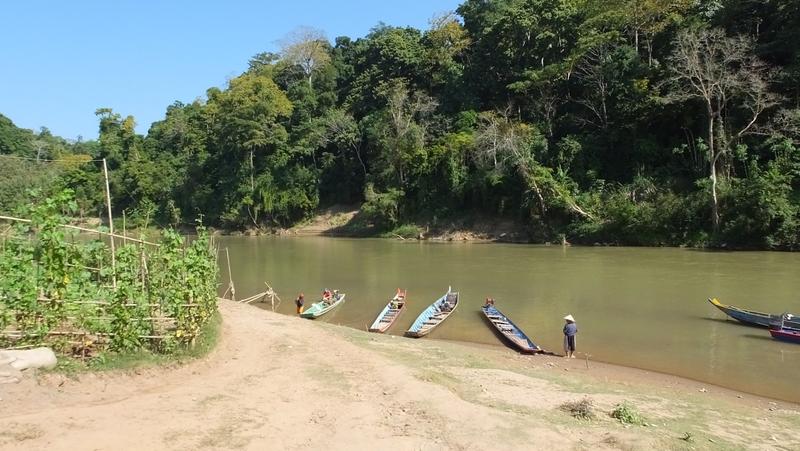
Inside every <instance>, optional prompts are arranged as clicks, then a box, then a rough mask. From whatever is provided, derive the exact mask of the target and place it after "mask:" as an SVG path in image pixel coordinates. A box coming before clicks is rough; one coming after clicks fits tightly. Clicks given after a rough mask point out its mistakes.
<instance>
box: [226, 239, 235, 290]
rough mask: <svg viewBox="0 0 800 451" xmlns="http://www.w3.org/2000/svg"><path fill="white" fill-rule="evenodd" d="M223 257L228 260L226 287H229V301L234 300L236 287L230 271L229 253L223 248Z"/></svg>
mask: <svg viewBox="0 0 800 451" xmlns="http://www.w3.org/2000/svg"><path fill="white" fill-rule="evenodd" d="M225 258H226V259H227V260H228V287H230V289H231V301H236V287H235V286H234V285H233V274H232V273H231V254H230V252H228V248H227V247H226V248H225Z"/></svg>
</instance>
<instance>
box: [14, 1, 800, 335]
mask: <svg viewBox="0 0 800 451" xmlns="http://www.w3.org/2000/svg"><path fill="white" fill-rule="evenodd" d="M756 19H757V20H756ZM798 30H800V13H798V9H797V8H796V7H795V6H794V3H792V2H791V1H790V0H775V1H770V2H745V1H728V2H699V3H698V2H694V1H691V0H675V1H666V0H609V1H599V0H588V1H585V0H496V1H485V0H464V1H463V3H462V4H461V5H460V6H459V7H458V9H457V13H446V14H443V15H439V16H437V17H435V18H434V19H432V20H431V22H430V27H429V28H428V29H427V30H417V29H415V28H411V27H394V26H388V25H385V24H378V25H377V26H376V27H374V28H373V29H372V30H371V31H370V33H369V34H368V35H367V36H365V37H363V38H359V39H355V40H353V39H350V38H347V37H339V38H337V39H336V40H335V42H333V43H330V42H328V41H327V39H325V37H324V33H322V32H321V31H319V30H313V29H299V30H297V31H295V32H294V33H293V34H291V35H290V36H287V38H286V39H284V40H282V41H281V43H282V52H281V54H273V53H259V54H257V55H255V56H254V57H253V58H252V59H251V60H250V61H249V67H248V69H247V70H246V71H245V72H244V73H243V74H241V75H239V76H236V77H233V78H232V79H231V80H230V82H229V83H228V85H227V86H225V87H224V88H211V89H209V90H208V91H207V92H206V96H205V98H203V99H198V100H196V101H194V102H192V103H190V104H183V103H180V102H176V103H174V104H172V105H170V106H168V107H167V109H166V113H165V117H164V119H163V120H161V121H158V122H156V123H154V124H152V126H151V127H150V129H149V131H148V133H147V134H146V135H144V136H142V135H138V134H137V133H136V132H135V120H134V118H133V117H131V116H124V115H122V114H119V113H117V112H115V111H113V110H111V109H109V108H99V109H98V110H97V112H96V114H97V117H98V122H99V132H100V133H99V138H98V140H97V141H93V142H82V141H78V142H68V141H66V140H63V139H61V138H58V137H55V136H53V135H52V134H50V133H49V131H47V130H46V129H42V130H40V131H38V132H34V131H31V130H24V129H20V128H18V127H16V126H15V125H14V124H13V123H12V122H11V121H10V120H9V119H7V118H5V117H3V116H0V211H2V212H6V213H10V212H13V211H15V210H16V209H17V208H18V207H20V206H23V205H25V197H24V193H25V192H26V191H27V190H28V189H32V188H36V189H39V190H41V191H42V193H43V194H55V193H58V192H60V191H61V190H62V189H64V188H70V189H72V190H73V191H74V193H75V200H76V201H77V211H76V212H75V213H73V214H75V215H76V216H79V217H81V218H86V217H95V216H98V215H104V214H105V213H104V209H103V205H104V202H103V200H104V194H105V193H104V191H105V186H104V183H103V177H102V173H101V168H102V166H101V165H100V164H99V162H98V161H90V160H97V159H101V158H105V159H106V160H107V163H108V167H109V170H110V179H111V180H110V182H111V183H110V185H111V193H112V198H113V200H114V202H113V204H114V209H115V211H114V216H115V217H116V218H119V217H121V213H122V212H125V213H126V215H127V217H128V219H129V222H130V224H131V225H132V226H142V225H144V224H145V223H148V224H150V223H152V224H157V225H161V226H180V225H186V224H191V222H192V221H193V220H194V218H196V217H203V218H204V220H205V222H206V223H207V224H209V225H211V226H220V227H226V228H238V229H241V228H249V227H254V228H271V227H286V226H290V225H292V224H294V223H296V222H298V221H302V220H304V219H305V218H307V217H309V216H310V215H312V214H313V212H314V210H316V209H317V208H318V207H319V206H329V205H331V204H334V203H345V204H356V203H363V210H362V214H361V215H359V220H360V221H362V222H360V223H359V224H360V225H359V227H361V229H362V230H369V233H381V232H386V231H390V230H392V229H394V228H396V227H398V224H407V223H409V222H413V221H427V220H430V219H431V218H442V217H455V216H458V215H463V214H464V212H465V211H470V212H476V213H480V214H484V215H500V216H504V217H505V219H510V220H514V221H517V222H521V223H522V224H523V225H525V226H526V227H527V229H528V230H529V231H530V237H531V239H534V240H540V241H553V240H555V239H559V238H560V237H562V236H566V238H567V239H568V240H569V241H571V242H577V243H581V242H582V243H594V242H601V243H609V244H633V245H696V246H709V245H711V246H724V247H736V248H769V249H798V247H800V238H798V236H799V235H800V163H799V162H800V158H798V156H797V155H798V154H797V151H796V149H797V148H798V147H800V119H799V118H800V114H798V110H797V109H796V105H798V104H800V91H798V89H797V86H800V58H798V47H797V46H796V45H794V43H795V42H797V40H798V39H797V38H798V33H800V32H798ZM693 62H701V63H702V64H700V66H698V67H695V69H703V70H701V71H700V72H697V71H693V70H691V69H692V68H691V67H690V66H692V65H693V64H694V63H693ZM695 66H696V65H695ZM692 74H695V76H694V77H693V76H692ZM698 74H699V75H698ZM698 76H699V77H700V78H698ZM701 79H702V80H701ZM698 82H699V83H701V84H704V85H705V86H707V87H709V88H708V89H706V90H703V89H700V90H698V89H696V87H697V86H699V85H697V83H698ZM710 126H713V128H714V129H713V130H710V129H709V128H710ZM12 157H13V158H12ZM20 157H22V158H24V159H23V160H20V159H19V158H20ZM37 159H38V160H39V162H37ZM44 159H53V160H57V162H53V163H45V162H42V160H44ZM712 168H713V169H714V171H712ZM712 175H713V177H714V178H716V183H713V182H712V181H711V180H710V176H712ZM715 197H716V198H717V201H716V202H713V203H712V199H714V198H715ZM16 251H18V252H20V253H22V254H21V255H23V254H24V253H25V252H26V251H25V250H24V249H22V248H20V249H17V250H16ZM120 327H122V326H120ZM126 327H128V326H126ZM130 327H133V326H130ZM134 329H135V327H134Z"/></svg>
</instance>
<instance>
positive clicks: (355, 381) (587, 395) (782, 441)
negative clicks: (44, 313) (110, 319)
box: [0, 301, 800, 450]
mask: <svg viewBox="0 0 800 451" xmlns="http://www.w3.org/2000/svg"><path fill="white" fill-rule="evenodd" d="M220 312H221V313H222V318H223V323H222V332H221V336H220V340H219V342H218V345H217V347H216V348H215V349H214V350H213V351H212V352H211V354H210V355H208V356H207V357H204V358H201V359H198V360H196V361H192V362H190V363H187V364H184V365H180V366H177V367H175V366H170V367H167V368H164V367H149V368H138V369H133V370H129V371H112V372H104V373H89V374H80V375H78V376H77V377H78V378H77V379H72V378H70V377H67V376H66V375H63V374H52V373H50V374H42V375H39V376H37V377H35V378H31V377H28V378H26V379H25V380H23V382H22V383H20V384H16V385H13V386H9V385H6V386H2V387H0V389H2V390H3V393H2V398H3V399H2V402H1V403H0V428H2V429H3V431H4V433H5V435H4V436H0V447H2V448H3V449H20V450H22V449H44V448H46V449H56V450H58V449H64V450H67V449H69V450H73V449H86V448H87V444H91V448H92V449H115V450H116V449H142V448H150V449H203V448H205V449H254V450H255V449H295V448H312V449H319V448H325V449H333V450H345V449H346V450H350V449H376V448H378V449H390V450H393V449H398V450H401V449H402V450H406V449H420V448H425V449H497V448H499V447H510V448H511V449H530V448H531V446H534V447H536V448H537V449H547V448H553V449H566V448H571V449H608V450H610V449H632V450H649V449H697V448H701V449H720V450H722V449H726V450H727V449H764V450H772V449H776V450H782V449H797V448H798V447H800V441H798V438H797V437H796V430H797V429H798V428H800V405H798V404H793V403H786V402H780V401H777V402H776V401H770V400H767V399H762V398H759V397H755V396H751V395H743V394H741V393H738V394H737V393H735V392H733V391H729V390H724V389H718V388H716V387H710V386H708V385H707V386H706V387H705V388H706V391H704V392H699V391H698V390H699V389H697V387H699V384H698V383H696V382H694V381H690V380H686V379H681V378H678V377H675V376H669V375H663V374H661V373H653V372H650V371H646V370H638V369H633V368H627V367H619V366H616V365H610V364H604V363H599V362H591V361H590V368H589V369H586V368H585V362H584V361H582V360H581V359H564V358H560V357H550V356H533V357H530V356H523V355H520V354H517V353H515V352H512V351H510V350H509V349H491V348H494V347H493V346H485V347H483V346H472V345H469V344H464V343H461V342H450V341H447V340H426V339H421V340H401V339H399V338H398V337H396V336H391V335H389V336H387V335H380V334H374V333H369V332H364V331H360V330H357V329H353V328H350V327H347V326H338V325H334V324H329V323H322V322H315V321H309V320H305V319H301V318H297V317H291V316H288V315H282V314H278V313H273V312H269V311H265V310H263V309H257V308H254V306H249V305H243V304H237V303H233V302H230V301H228V302H221V303H220ZM709 387H710V389H709ZM579 400H587V401H588V402H589V404H590V405H591V409H592V411H593V413H594V417H593V419H591V420H582V419H577V418H573V417H572V416H571V415H570V413H569V412H567V411H565V410H564V406H565V405H566V404H569V403H572V402H576V401H579ZM620 405H626V406H629V407H630V408H631V409H635V411H637V412H638V413H639V414H641V416H642V418H643V420H641V423H639V425H636V424H632V425H626V424H622V423H620V421H618V420H617V419H614V418H612V417H611V416H610V413H611V411H612V410H614V409H615V408H618V407H619V406H620ZM615 406H616V407H615ZM123 417H124V418H125V419H126V420H125V421H119V418H123ZM298 428H299V429H300V430H302V431H303V433H302V434H298V433H297V431H298ZM356 430H357V431H358V433H355V432H354V431H356ZM765 430H768V431H769V433H768V434H766V435H765V434H764V433H763V431H765ZM142 431H147V434H142Z"/></svg>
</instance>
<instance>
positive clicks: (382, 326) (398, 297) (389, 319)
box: [369, 288, 406, 333]
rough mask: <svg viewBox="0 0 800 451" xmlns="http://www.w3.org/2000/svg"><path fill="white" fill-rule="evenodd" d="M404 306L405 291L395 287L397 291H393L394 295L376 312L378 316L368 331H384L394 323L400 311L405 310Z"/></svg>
mask: <svg viewBox="0 0 800 451" xmlns="http://www.w3.org/2000/svg"><path fill="white" fill-rule="evenodd" d="M405 307H406V291H405V290H400V289H399V288H398V289H397V293H395V295H394V297H393V298H392V299H391V300H389V302H388V303H387V304H386V307H384V308H383V310H381V312H380V313H379V314H378V317H377V318H375V322H373V323H372V325H371V326H369V331H370V332H378V333H384V332H386V331H387V330H388V329H389V328H390V327H392V324H394V322H395V320H397V317H398V316H400V314H401V313H403V311H404V310H405Z"/></svg>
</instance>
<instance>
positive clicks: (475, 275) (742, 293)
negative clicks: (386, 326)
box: [219, 237, 800, 402]
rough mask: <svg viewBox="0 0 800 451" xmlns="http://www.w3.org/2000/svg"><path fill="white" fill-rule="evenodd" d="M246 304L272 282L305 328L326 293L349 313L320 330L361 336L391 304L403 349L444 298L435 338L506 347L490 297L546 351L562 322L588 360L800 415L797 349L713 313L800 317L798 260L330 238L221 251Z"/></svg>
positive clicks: (557, 341)
mask: <svg viewBox="0 0 800 451" xmlns="http://www.w3.org/2000/svg"><path fill="white" fill-rule="evenodd" d="M219 243H220V247H221V249H222V253H221V260H222V263H221V265H220V268H221V270H220V272H221V274H222V277H221V279H222V280H221V282H222V285H221V287H220V291H224V289H225V287H226V285H227V279H228V277H227V268H226V263H225V257H224V255H225V253H224V248H226V247H227V248H228V249H229V252H230V258H231V267H232V271H233V279H234V282H235V284H236V291H237V295H238V297H239V298H242V297H246V296H249V295H251V294H255V293H257V292H261V291H264V282H269V283H270V284H271V285H272V286H273V288H274V289H275V290H276V291H277V292H278V294H279V295H280V296H281V298H282V300H283V302H282V303H281V305H280V306H279V308H278V311H279V312H281V313H285V314H295V312H294V309H295V307H294V303H293V300H294V298H295V296H297V294H298V293H299V292H304V293H305V295H306V302H307V303H308V304H307V305H310V302H313V301H315V300H316V299H318V298H319V295H320V293H321V292H322V290H323V289H324V288H326V287H327V288H330V289H339V290H340V291H342V292H344V293H346V294H347V300H346V302H345V303H344V304H343V305H342V306H339V307H337V308H336V309H335V310H333V311H332V312H330V313H328V314H327V315H326V316H324V317H322V318H320V319H318V321H327V322H331V323H336V324H342V325H347V326H351V327H356V328H359V329H365V328H366V326H367V325H369V324H371V323H372V321H373V320H374V319H375V317H376V316H377V314H378V312H379V311H380V310H381V309H382V308H383V306H384V305H385V304H386V302H387V300H388V299H389V298H390V297H391V296H392V295H393V294H394V291H395V289H396V288H398V287H400V288H404V289H407V290H408V301H409V307H408V309H407V311H406V312H404V313H403V315H402V316H401V317H400V318H399V319H398V320H397V322H396V323H395V324H394V325H393V326H392V328H391V329H390V330H389V332H388V333H390V334H393V335H402V334H403V332H404V331H405V330H406V328H408V326H409V325H410V324H411V323H412V322H413V321H414V318H415V317H416V316H417V315H418V314H419V313H420V312H421V311H422V310H423V309H424V308H425V307H426V306H427V305H429V304H430V303H431V302H433V301H434V300H435V299H437V298H438V297H440V296H441V295H442V294H443V293H444V292H445V291H446V290H447V287H448V286H452V287H453V290H454V291H459V292H460V293H461V304H460V305H459V307H458V309H457V311H456V312H455V313H454V314H453V315H452V316H451V317H450V318H449V319H448V320H447V321H446V322H445V323H444V324H442V325H441V326H439V327H438V328H437V329H436V330H434V331H433V332H432V333H431V334H430V335H429V336H428V338H423V339H426V340H427V339H447V340H458V341H466V342H475V343H485V344H493V345H497V346H503V343H501V342H500V341H499V339H498V337H497V336H496V335H495V334H494V333H493V332H492V330H490V329H489V327H488V326H487V323H486V322H485V320H484V319H483V317H482V316H481V315H480V310H479V309H480V306H481V305H482V304H483V299H484V298H486V297H487V296H492V297H494V298H495V300H496V302H497V304H496V306H497V307H498V308H499V309H500V310H501V311H503V313H505V314H506V315H508V316H509V317H510V318H511V319H512V320H513V321H514V322H515V323H516V324H517V325H518V326H520V327H521V328H522V329H523V330H524V331H525V332H526V333H527V334H528V335H529V336H530V337H531V338H532V339H533V341H534V342H535V343H537V344H538V345H539V346H541V347H543V348H545V349H548V350H553V351H556V352H559V353H560V352H561V347H562V345H561V343H562V335H561V329H562V327H563V320H562V318H563V316H564V315H566V314H572V315H573V316H574V317H575V319H576V322H577V324H578V327H579V334H578V353H579V357H581V358H583V357H584V356H585V354H589V355H590V358H591V359H592V360H600V361H604V362H609V363H615V364H620V365H626V366H631V367H637V368H643V369H648V370H654V371H660V372H664V373H669V374H676V375H679V376H683V377H688V378H691V379H695V380H699V381H704V382H708V383H712V384H716V385H720V386H724V387H729V388H733V389H737V390H741V391H745V392H749V393H754V394H758V395H763V396H769V397H773V398H778V399H783V400H787V401H794V402H800V386H798V382H797V381H798V380H800V345H795V344H791V343H781V342H777V341H775V340H773V339H772V338H771V337H770V335H769V333H768V332H767V331H766V330H764V329H759V328H753V327H747V326H743V325H740V324H738V323H736V322H734V321H732V320H731V321H729V320H726V319H725V318H726V317H725V315H724V314H723V313H722V312H720V311H719V310H717V309H716V308H714V307H713V306H712V305H711V304H709V303H708V302H707V301H706V299H707V298H708V297H711V296H714V297H717V298H719V299H720V300H721V301H722V302H723V303H727V304H732V305H736V306H740V307H743V308H749V309H753V310H761V311H767V312H775V313H778V312H784V311H790V312H794V313H800V277H798V276H800V254H792V253H778V252H709V251H702V250H692V249H676V248H624V247H561V246H536V245H521V244H498V243H435V242H417V241H395V240H381V239H345V238H324V237H301V238H279V237H221V239H220V240H219Z"/></svg>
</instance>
